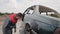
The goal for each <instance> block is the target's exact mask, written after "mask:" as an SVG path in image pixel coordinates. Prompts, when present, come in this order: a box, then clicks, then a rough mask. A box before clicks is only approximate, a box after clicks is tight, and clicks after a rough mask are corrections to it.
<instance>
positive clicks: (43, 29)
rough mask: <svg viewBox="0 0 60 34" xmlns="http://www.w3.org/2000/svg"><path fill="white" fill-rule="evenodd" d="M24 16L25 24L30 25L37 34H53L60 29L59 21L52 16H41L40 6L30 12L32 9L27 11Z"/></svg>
mask: <svg viewBox="0 0 60 34" xmlns="http://www.w3.org/2000/svg"><path fill="white" fill-rule="evenodd" d="M23 14H24V16H23V19H22V20H23V22H24V23H25V24H26V23H28V24H29V25H30V28H31V29H32V30H34V31H35V32H36V33H37V34H53V33H54V31H55V30H56V29H57V28H59V27H60V21H59V19H57V18H55V17H51V16H46V15H40V12H39V10H38V6H35V9H34V10H33V11H32V13H31V12H30V9H28V10H26V11H25V12H24V13H23Z"/></svg>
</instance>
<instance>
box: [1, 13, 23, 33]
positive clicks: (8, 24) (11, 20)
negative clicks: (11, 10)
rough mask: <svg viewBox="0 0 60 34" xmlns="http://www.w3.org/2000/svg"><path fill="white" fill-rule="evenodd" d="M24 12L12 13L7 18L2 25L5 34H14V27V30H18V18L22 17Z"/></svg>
mask: <svg viewBox="0 0 60 34" xmlns="http://www.w3.org/2000/svg"><path fill="white" fill-rule="evenodd" d="M22 16H23V15H22V14H21V13H18V14H10V15H9V16H7V18H6V19H5V22H4V24H3V26H2V30H3V34H12V29H13V28H14V32H16V23H17V20H18V19H21V18H22Z"/></svg>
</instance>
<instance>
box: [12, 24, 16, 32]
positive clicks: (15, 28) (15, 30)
mask: <svg viewBox="0 0 60 34" xmlns="http://www.w3.org/2000/svg"><path fill="white" fill-rule="evenodd" d="M13 27H14V32H16V24H14V26H13Z"/></svg>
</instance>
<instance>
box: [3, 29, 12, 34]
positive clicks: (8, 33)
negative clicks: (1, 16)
mask: <svg viewBox="0 0 60 34" xmlns="http://www.w3.org/2000/svg"><path fill="white" fill-rule="evenodd" d="M3 34H12V29H8V28H5V29H3Z"/></svg>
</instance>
